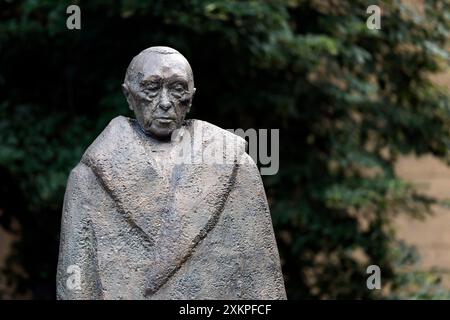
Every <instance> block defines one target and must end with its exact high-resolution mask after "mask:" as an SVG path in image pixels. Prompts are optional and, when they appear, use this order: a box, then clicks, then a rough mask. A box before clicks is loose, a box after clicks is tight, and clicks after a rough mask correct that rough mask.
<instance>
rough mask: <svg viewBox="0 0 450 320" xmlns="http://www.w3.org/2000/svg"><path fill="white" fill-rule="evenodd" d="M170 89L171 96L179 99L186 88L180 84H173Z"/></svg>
mask: <svg viewBox="0 0 450 320" xmlns="http://www.w3.org/2000/svg"><path fill="white" fill-rule="evenodd" d="M170 89H171V91H172V95H174V96H176V97H181V96H182V95H183V94H184V92H185V91H186V88H185V87H184V86H183V85H182V84H181V83H175V84H173V85H172V86H171V88H170Z"/></svg>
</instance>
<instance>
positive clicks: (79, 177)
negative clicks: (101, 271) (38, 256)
mask: <svg viewBox="0 0 450 320" xmlns="http://www.w3.org/2000/svg"><path fill="white" fill-rule="evenodd" d="M102 192H103V193H104V191H103V189H102V187H101V186H100V185H99V184H98V182H97V179H96V177H95V175H94V173H93V172H92V170H91V169H90V168H89V167H88V166H86V165H84V164H83V163H80V164H78V165H77V166H76V167H75V168H74V169H73V170H72V172H71V174H70V176H69V179H68V182H67V188H66V193H65V196H64V205H63V213H62V220H61V237H60V248H59V260H58V269H57V276H56V282H57V283H56V286H57V298H58V299H60V300H72V299H101V293H102V287H101V282H100V279H99V277H98V266H97V257H96V251H97V248H96V237H95V232H94V229H93V226H92V220H91V217H92V216H93V214H94V213H97V211H98V210H99V203H101V201H102V197H103V196H104V194H102Z"/></svg>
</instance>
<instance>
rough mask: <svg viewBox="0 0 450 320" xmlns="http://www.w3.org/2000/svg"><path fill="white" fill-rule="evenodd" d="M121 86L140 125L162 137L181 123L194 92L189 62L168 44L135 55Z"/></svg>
mask: <svg viewBox="0 0 450 320" xmlns="http://www.w3.org/2000/svg"><path fill="white" fill-rule="evenodd" d="M122 87H123V92H124V94H125V97H126V98H127V101H128V104H129V106H130V109H132V110H133V111H134V114H135V115H136V119H137V121H138V123H139V124H140V126H141V127H142V129H143V130H144V131H145V132H146V133H148V134H150V135H152V136H154V137H156V138H163V139H166V138H167V137H168V136H170V134H171V133H172V132H173V131H174V130H175V129H178V128H179V127H181V125H182V123H183V120H184V118H185V116H186V113H187V112H189V109H190V107H191V103H192V98H193V95H194V93H195V88H194V77H193V74H192V69H191V66H190V65H189V62H188V61H187V60H186V58H185V57H183V55H182V54H181V53H179V52H178V51H176V50H175V49H172V48H169V47H150V48H148V49H145V50H144V51H142V52H141V53H139V54H138V55H137V56H136V57H134V58H133V60H132V61H131V63H130V65H129V67H128V69H127V73H126V75H125V81H124V84H123V86H122Z"/></svg>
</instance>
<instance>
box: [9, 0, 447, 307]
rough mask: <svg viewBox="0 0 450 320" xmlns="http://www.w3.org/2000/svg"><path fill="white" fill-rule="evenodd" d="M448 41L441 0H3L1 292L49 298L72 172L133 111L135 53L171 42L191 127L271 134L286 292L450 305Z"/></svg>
mask: <svg viewBox="0 0 450 320" xmlns="http://www.w3.org/2000/svg"><path fill="white" fill-rule="evenodd" d="M71 4H77V5H78V6H79V7H80V9H81V30H68V29H67V27H66V19H67V18H68V17H69V14H67V13H66V8H67V7H68V6H69V5H71ZM373 4H375V5H378V6H379V7H380V8H381V29H379V30H376V29H375V30H370V29H369V28H368V27H367V24H366V21H367V19H368V18H369V16H370V14H368V13H367V12H366V9H367V7H368V6H369V5H373ZM449 32H450V3H449V2H448V1H446V0H429V1H421V0H417V1H412V0H404V1H395V0H387V1H375V0H368V1H364V0H352V1H346V0H339V1H338V0H285V1H281V0H265V1H262V0H261V1H257V0H245V1H233V0H227V1H225V0H178V1H158V0H153V1H149V0H115V1H106V0H91V1H75V0H72V1H65V0H62V1H57V0H41V1H37V0H24V1H14V0H9V1H6V0H0V298H2V299H54V298H55V274H56V264H57V258H58V246H59V228H60V217H61V209H62V208H61V207H62V202H63V196H64V191H65V185H66V181H67V177H68V174H69V172H70V170H71V169H72V168H73V167H74V166H75V165H76V164H77V162H78V161H79V159H80V157H81V155H82V154H83V152H84V150H85V149H86V148H87V147H88V146H89V144H90V143H91V142H92V141H93V140H94V138H95V137H96V136H97V135H98V134H99V133H100V132H101V130H102V129H103V128H104V127H105V126H106V125H107V124H108V122H109V121H110V120H111V119H112V118H113V117H115V116H117V115H126V116H132V115H131V114H130V112H129V110H128V108H127V104H126V101H125V99H124V97H123V96H122V93H121V88H120V85H121V83H122V81H123V77H124V75H125V70H126V68H127V66H128V64H129V62H130V60H131V58H132V57H133V56H135V55H136V54H137V53H139V52H140V51H141V50H143V49H145V48H147V47H149V46H154V45H166V46H170V47H173V48H175V49H177V50H178V51H180V52H181V53H182V54H183V55H185V56H186V58H187V59H188V60H189V61H190V63H191V65H192V68H193V70H194V77H195V84H196V87H197V93H196V96H195V99H194V103H193V107H192V111H191V114H190V116H189V117H191V118H197V119H202V120H206V121H208V122H211V123H214V124H216V125H218V126H220V127H222V128H234V129H236V128H243V129H247V128H255V129H259V128H268V129H271V128H272V129H275V128H278V129H280V170H279V172H278V174H277V175H274V176H264V177H263V179H264V185H265V188H266V193H267V197H268V200H269V204H270V208H271V213H272V219H273V223H274V229H275V232H276V237H277V242H278V246H279V250H280V255H281V260H282V269H283V274H284V277H285V283H286V289H287V294H288V298H290V299H414V298H422V299H450V254H449V252H450V209H449V205H450V201H449V200H448V199H449V198H450V169H449V168H448V166H447V165H449V164H450V156H449V150H450V100H449V97H450V92H449V88H450V71H449V61H450V53H449V50H448V49H449V46H448V40H449ZM372 264H375V265H378V266H380V268H381V277H382V289H381V290H368V289H367V287H366V279H367V277H368V274H367V273H366V268H367V266H369V265H372Z"/></svg>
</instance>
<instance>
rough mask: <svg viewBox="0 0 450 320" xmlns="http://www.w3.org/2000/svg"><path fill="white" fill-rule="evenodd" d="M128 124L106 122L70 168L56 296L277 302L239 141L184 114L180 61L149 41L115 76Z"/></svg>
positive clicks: (277, 273) (258, 197)
mask: <svg viewBox="0 0 450 320" xmlns="http://www.w3.org/2000/svg"><path fill="white" fill-rule="evenodd" d="M123 92H124V94H125V96H126V99H127V101H128V104H129V106H130V108H131V109H132V110H133V111H134V113H135V116H136V120H134V119H129V118H126V117H122V116H119V117H117V118H115V119H113V120H112V121H111V122H110V124H109V125H108V126H107V127H106V128H105V130H104V131H103V132H102V133H101V134H100V136H99V137H97V139H96V140H95V141H94V142H93V143H92V145H91V146H90V147H89V148H88V149H87V150H86V152H85V153H84V155H83V157H82V159H81V161H80V163H79V164H78V165H77V166H76V167H75V168H74V169H73V170H72V172H71V174H70V177H69V180H68V183H67V189H66V194H65V199H64V208H63V217H62V228H61V242H60V254H59V263H58V274H57V296H58V298H59V299H285V298H286V293H285V289H284V283H283V276H282V273H281V268H280V261H279V255H278V250H277V246H276V242H275V237H274V233H273V228H272V222H271V217H270V212H269V208H268V205H267V200H266V196H265V192H264V187H263V184H262V180H261V177H260V174H259V172H258V169H257V167H256V165H255V163H254V162H253V160H252V159H251V158H250V156H249V155H248V154H247V153H246V152H245V149H246V142H245V140H244V139H242V138H240V137H238V136H236V135H234V134H232V133H230V132H228V131H226V130H223V129H221V128H219V127H216V126H214V125H212V124H209V123H207V122H204V121H200V120H185V116H186V114H187V112H188V111H189V109H190V107H191V103H192V99H193V96H194V93H195V88H194V78H193V74H192V70H191V67H190V65H189V63H188V61H187V60H186V59H185V58H184V57H183V56H182V55H181V54H180V53H179V52H178V51H176V50H174V49H171V48H168V47H151V48H148V49H146V50H144V51H142V52H141V53H140V54H139V55H138V56H136V57H135V58H134V59H133V60H132V62H131V64H130V66H129V67H128V70H127V72H126V76H125V81H124V84H123Z"/></svg>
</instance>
